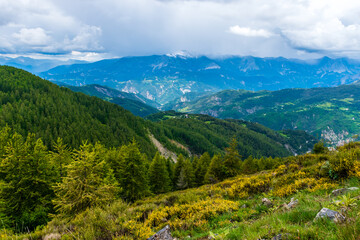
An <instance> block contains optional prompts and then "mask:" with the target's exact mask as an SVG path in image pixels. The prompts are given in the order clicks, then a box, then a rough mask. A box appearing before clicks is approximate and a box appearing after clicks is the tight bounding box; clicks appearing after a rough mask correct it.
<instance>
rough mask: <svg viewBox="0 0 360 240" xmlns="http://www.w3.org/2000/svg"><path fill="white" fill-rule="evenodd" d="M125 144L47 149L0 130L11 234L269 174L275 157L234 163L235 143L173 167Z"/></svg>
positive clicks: (2, 193)
mask: <svg viewBox="0 0 360 240" xmlns="http://www.w3.org/2000/svg"><path fill="white" fill-rule="evenodd" d="M139 149H140V148H139V144H138V143H137V142H136V141H135V140H133V141H132V142H131V143H130V144H128V145H123V146H121V147H118V148H106V147H105V146H104V145H102V144H101V143H95V144H92V143H88V142H83V143H82V145H81V146H80V147H79V148H71V147H69V146H68V145H66V144H64V143H63V140H62V139H60V138H58V139H57V141H56V142H54V143H53V146H52V148H51V150H49V149H48V148H47V147H46V146H45V144H44V143H43V141H42V140H41V139H40V138H36V137H35V135H34V134H28V136H27V137H23V136H22V135H20V134H18V133H16V132H14V131H13V130H12V129H10V128H9V127H5V128H3V129H2V130H1V131H0V219H1V222H2V224H3V225H4V226H5V227H6V228H9V229H13V230H14V231H18V232H23V231H29V230H30V231H31V230H33V229H35V228H36V227H37V226H43V225H45V224H46V223H47V222H48V221H49V220H51V218H52V217H54V216H55V215H56V216H59V217H62V218H64V219H66V218H71V217H72V216H74V215H76V214H77V213H79V212H82V211H84V210H86V209H87V208H91V207H94V206H104V205H107V204H109V203H111V202H112V201H114V200H116V199H123V200H124V201H126V202H134V201H136V200H139V199H142V198H144V197H147V196H151V195H154V194H161V193H166V192H169V191H174V190H182V189H186V188H191V187H198V186H201V185H203V184H208V183H216V182H218V181H222V180H224V179H226V178H229V177H233V176H236V175H238V174H241V173H252V172H256V171H258V170H259V168H261V169H270V168H273V167H274V165H276V164H278V163H279V159H273V158H262V159H254V158H252V157H249V158H247V159H245V160H244V161H242V157H241V156H240V155H239V153H238V151H237V142H236V140H235V139H233V141H232V142H231V144H230V146H229V147H227V148H226V149H225V154H223V155H219V154H216V155H213V156H210V154H209V153H207V152H205V153H204V154H202V155H201V156H199V157H197V156H195V157H193V158H186V157H184V156H183V155H181V154H180V155H179V156H178V158H177V160H176V162H174V161H173V160H172V159H170V158H169V159H166V158H164V157H162V156H161V155H160V154H159V153H158V152H157V153H156V154H155V155H154V157H153V158H152V159H149V157H148V156H147V155H146V154H144V153H142V152H141V151H140V150H139Z"/></svg>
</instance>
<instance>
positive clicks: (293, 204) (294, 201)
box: [286, 198, 299, 209]
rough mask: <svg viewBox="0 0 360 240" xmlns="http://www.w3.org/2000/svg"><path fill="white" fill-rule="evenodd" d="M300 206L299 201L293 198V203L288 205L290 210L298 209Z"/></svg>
mask: <svg viewBox="0 0 360 240" xmlns="http://www.w3.org/2000/svg"><path fill="white" fill-rule="evenodd" d="M298 204H299V200H297V199H294V198H291V201H290V202H289V203H288V204H287V205H286V206H287V207H286V208H288V209H290V208H294V207H296V205H298Z"/></svg>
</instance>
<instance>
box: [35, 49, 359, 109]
mask: <svg viewBox="0 0 360 240" xmlns="http://www.w3.org/2000/svg"><path fill="white" fill-rule="evenodd" d="M40 76H42V77H44V78H45V79H48V80H50V81H58V82H63V83H66V84H70V85H74V86H81V85H88V84H100V85H106V86H109V87H112V88H115V89H118V90H121V91H124V92H131V93H136V94H141V95H142V96H144V97H146V98H147V99H150V100H153V101H156V102H158V103H161V104H166V103H169V102H171V101H173V100H175V99H176V98H180V97H182V96H184V95H185V94H186V93H189V92H192V93H199V92H201V93H203V92H214V91H220V90H225V89H247V90H254V91H255V90H264V89H265V90H279V89H285V88H312V87H333V86H338V85H341V84H347V83H351V82H354V81H356V80H359V79H360V62H359V61H357V60H352V59H347V58H339V59H331V58H328V57H324V58H321V59H317V60H311V61H303V60H296V59H285V58H257V57H251V56H249V57H222V58H209V57H205V56H198V57H194V56H190V55H187V54H174V55H154V56H145V57H124V58H119V59H108V60H102V61H99V62H95V63H89V64H80V65H79V64H75V65H68V66H58V67H55V68H53V69H50V70H49V71H46V72H43V73H41V74H40Z"/></svg>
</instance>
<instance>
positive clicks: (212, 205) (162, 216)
mask: <svg viewBox="0 0 360 240" xmlns="http://www.w3.org/2000/svg"><path fill="white" fill-rule="evenodd" d="M238 209H239V204H238V203H237V202H233V201H230V200H224V199H208V200H202V201H199V202H196V203H192V204H183V205H178V204H175V205H174V206H171V207H168V206H165V207H162V208H159V209H157V210H155V211H153V212H152V213H151V214H150V215H149V218H148V219H147V221H146V224H147V225H149V226H159V225H165V224H169V225H170V226H171V227H172V228H176V229H184V230H185V229H191V228H194V227H201V226H203V225H205V224H207V221H208V220H211V219H212V218H213V217H215V216H217V215H218V214H222V213H225V212H231V211H234V210H238Z"/></svg>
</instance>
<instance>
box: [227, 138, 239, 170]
mask: <svg viewBox="0 0 360 240" xmlns="http://www.w3.org/2000/svg"><path fill="white" fill-rule="evenodd" d="M237 145H238V143H237V141H236V139H235V138H233V139H232V140H231V143H230V146H229V147H228V148H226V149H225V151H226V154H225V156H224V165H225V168H226V176H227V177H234V176H236V175H238V174H239V172H240V168H241V156H240V154H239V152H238V150H237Z"/></svg>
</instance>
